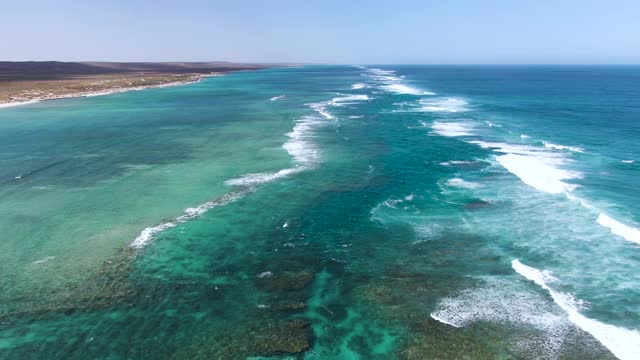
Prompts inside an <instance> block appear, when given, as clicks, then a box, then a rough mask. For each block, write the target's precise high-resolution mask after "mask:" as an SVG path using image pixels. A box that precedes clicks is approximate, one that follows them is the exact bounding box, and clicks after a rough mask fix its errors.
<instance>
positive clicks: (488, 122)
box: [485, 121, 502, 127]
mask: <svg viewBox="0 0 640 360" xmlns="http://www.w3.org/2000/svg"><path fill="white" fill-rule="evenodd" d="M485 123H486V124H487V126H489V127H502V125H498V124H494V123H492V122H491V121H485Z"/></svg>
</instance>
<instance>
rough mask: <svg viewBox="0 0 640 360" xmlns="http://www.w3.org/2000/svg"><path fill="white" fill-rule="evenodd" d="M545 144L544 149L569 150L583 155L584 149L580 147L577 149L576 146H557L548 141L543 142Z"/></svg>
mask: <svg viewBox="0 0 640 360" xmlns="http://www.w3.org/2000/svg"><path fill="white" fill-rule="evenodd" d="M542 143H543V144H544V147H545V148H547V149H553V150H569V151H573V152H579V153H583V152H584V149H583V148H579V147H575V146H566V145H557V144H553V143H550V142H547V141H543V142H542Z"/></svg>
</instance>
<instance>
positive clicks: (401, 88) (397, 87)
mask: <svg viewBox="0 0 640 360" xmlns="http://www.w3.org/2000/svg"><path fill="white" fill-rule="evenodd" d="M382 88H383V89H384V90H386V91H389V92H394V93H396V94H405V95H435V93H433V92H430V91H423V90H420V89H416V88H414V87H411V86H409V85H405V84H388V85H383V86H382Z"/></svg>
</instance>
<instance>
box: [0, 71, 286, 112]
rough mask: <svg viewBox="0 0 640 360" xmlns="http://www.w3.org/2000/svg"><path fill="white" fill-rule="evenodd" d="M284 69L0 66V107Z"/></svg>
mask: <svg viewBox="0 0 640 360" xmlns="http://www.w3.org/2000/svg"><path fill="white" fill-rule="evenodd" d="M275 66H287V65H284V64H242V63H229V62H163V63H151V62H139V63H136V62H58V61H37V62H34V61H26V62H9V61H0V106H3V105H4V106H8V105H12V104H20V103H24V102H32V101H41V100H53V99H61V98H70V97H82V96H95V95H102V94H108V93H114V92H122V91H131V90H142V89H147V88H153V87H164V86H174V85H182V84H188V83H193V82H197V81H200V80H202V79H203V78H205V77H207V76H217V75H221V74H224V73H226V72H229V71H238V70H257V69H264V68H269V67H275Z"/></svg>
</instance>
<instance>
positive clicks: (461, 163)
mask: <svg viewBox="0 0 640 360" xmlns="http://www.w3.org/2000/svg"><path fill="white" fill-rule="evenodd" d="M475 163H476V162H475V161H467V160H451V161H444V162H441V163H440V165H442V166H451V165H468V164H475Z"/></svg>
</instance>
